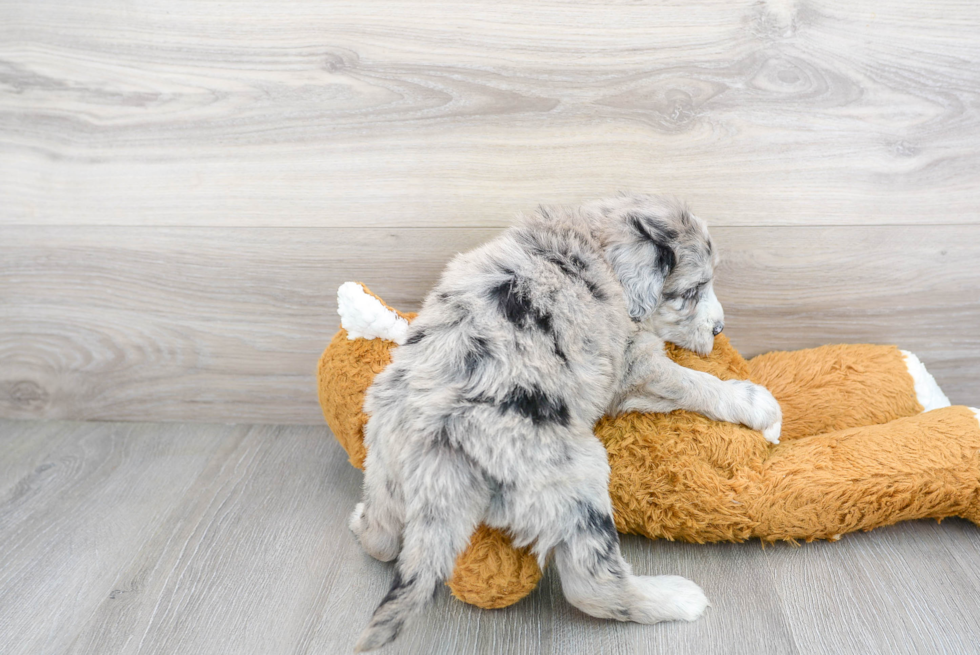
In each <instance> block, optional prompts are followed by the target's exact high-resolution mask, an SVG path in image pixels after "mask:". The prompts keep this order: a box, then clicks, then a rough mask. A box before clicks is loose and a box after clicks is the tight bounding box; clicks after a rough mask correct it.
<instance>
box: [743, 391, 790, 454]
mask: <svg viewBox="0 0 980 655" xmlns="http://www.w3.org/2000/svg"><path fill="white" fill-rule="evenodd" d="M739 385H740V388H741V390H742V392H743V393H744V403H745V404H744V410H745V417H744V418H743V419H742V421H741V423H742V424H743V425H746V426H748V427H750V428H752V429H753V430H760V431H761V432H762V435H763V436H764V437H765V438H766V441H768V442H770V443H779V435H780V432H781V431H782V427H783V410H782V409H781V408H780V407H779V402H778V401H777V400H776V398H775V397H774V396H773V395H772V394H771V393H770V392H769V390H768V389H766V388H765V387H763V386H761V385H758V384H753V383H752V382H741V381H740V382H739Z"/></svg>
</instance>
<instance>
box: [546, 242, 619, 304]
mask: <svg viewBox="0 0 980 655" xmlns="http://www.w3.org/2000/svg"><path fill="white" fill-rule="evenodd" d="M540 254H541V256H542V257H544V259H545V260H546V261H548V262H550V263H552V264H554V265H555V266H557V267H558V268H559V270H561V272H562V273H564V274H565V275H566V276H568V277H570V278H572V279H573V280H578V281H579V282H581V283H582V284H584V285H585V286H586V288H587V289H588V290H589V293H591V294H592V297H593V298H595V299H596V300H598V301H599V302H605V301H606V300H607V299H608V298H607V296H606V292H605V291H603V290H602V289H600V288H599V285H597V284H596V283H595V282H593V281H592V280H590V279H588V278H587V277H585V275H584V274H583V273H584V271H585V262H583V261H582V259H581V258H579V257H578V256H577V255H572V256H570V257H569V258H568V259H567V260H566V259H565V258H564V257H562V256H561V255H558V254H556V253H546V252H543V251H542V252H541V253H540Z"/></svg>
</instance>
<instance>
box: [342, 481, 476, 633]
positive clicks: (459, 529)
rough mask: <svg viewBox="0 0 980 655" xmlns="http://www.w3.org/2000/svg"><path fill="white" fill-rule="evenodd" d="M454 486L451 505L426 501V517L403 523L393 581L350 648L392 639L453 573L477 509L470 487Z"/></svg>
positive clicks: (473, 527)
mask: <svg viewBox="0 0 980 655" xmlns="http://www.w3.org/2000/svg"><path fill="white" fill-rule="evenodd" d="M447 468H448V467H447ZM443 473H445V469H443ZM437 475H438V474H437ZM458 491H459V492H458V493H457V494H455V497H454V499H453V503H452V504H451V505H450V504H443V506H442V507H432V506H429V508H428V510H429V511H427V513H426V515H425V521H417V522H409V523H407V524H406V525H405V530H404V532H403V535H402V537H403V546H402V550H401V553H399V555H398V567H397V570H396V573H395V581H394V583H393V584H392V585H391V590H390V591H389V592H388V595H387V596H385V597H384V600H382V601H381V604H380V605H379V606H378V609H376V610H375V611H374V616H372V617H371V622H370V623H369V624H368V626H367V628H365V629H364V632H362V633H361V637H360V639H358V640H357V646H355V647H354V650H355V652H362V651H368V650H374V649H375V648H380V647H381V646H384V645H385V644H387V643H389V642H391V641H392V640H394V639H395V637H397V636H398V631H399V630H400V629H401V627H402V625H404V623H405V620H406V619H407V618H408V617H409V616H411V615H412V614H414V613H415V612H418V611H420V610H422V609H423V608H424V607H425V606H426V605H428V604H429V601H431V600H432V597H433V596H434V595H435V592H436V589H437V588H438V586H439V584H440V583H441V582H443V581H444V580H446V579H448V578H449V576H450V575H451V574H452V571H453V567H454V566H455V565H456V557H457V556H458V555H459V554H460V553H461V552H463V550H465V549H466V546H467V545H468V544H469V540H470V536H471V535H472V534H473V531H474V530H475V529H476V526H477V523H478V522H479V516H480V515H481V508H482V506H481V504H480V503H479V502H478V501H476V499H475V498H474V496H476V495H477V494H476V493H474V490H473V489H472V488H469V489H467V488H463V489H460V490H458ZM440 510H441V511H440Z"/></svg>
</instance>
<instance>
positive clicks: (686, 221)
mask: <svg viewBox="0 0 980 655" xmlns="http://www.w3.org/2000/svg"><path fill="white" fill-rule="evenodd" d="M586 214H587V215H588V216H589V217H590V221H591V222H592V227H593V232H594V233H595V234H596V235H597V236H598V237H599V240H600V242H601V243H602V244H603V248H604V250H605V255H606V260H607V261H608V262H609V264H610V265H611V266H612V268H613V270H614V271H615V272H616V275H617V276H618V278H619V281H620V282H621V283H622V285H623V289H624V290H625V293H626V302H627V306H628V308H629V313H630V316H631V317H632V318H633V320H634V321H638V322H644V323H646V324H647V325H648V326H649V327H650V328H651V329H652V330H653V331H654V332H655V333H656V334H657V335H658V336H660V338H662V339H664V340H665V341H669V342H671V343H674V344H676V345H678V346H681V347H682V348H688V349H689V350H693V351H695V352H697V353H699V354H702V355H707V354H708V353H710V352H711V349H712V348H713V346H714V338H715V335H717V334H718V333H719V332H721V331H722V329H723V328H724V320H725V313H724V310H723V309H722V307H721V303H719V302H718V298H717V297H716V296H715V292H714V289H713V286H712V283H713V276H714V269H715V264H716V263H717V261H718V255H717V253H716V252H715V250H714V248H713V246H712V243H711V237H710V236H709V235H708V228H707V227H706V226H705V224H704V223H703V222H702V221H701V219H699V218H698V217H696V216H694V215H693V214H691V213H690V212H688V211H687V209H686V208H685V207H684V206H683V205H682V204H680V203H678V202H677V201H676V200H673V199H671V198H665V197H662V196H644V195H624V196H620V197H617V198H613V199H611V200H604V201H599V202H597V203H594V204H592V205H589V206H587V208H586Z"/></svg>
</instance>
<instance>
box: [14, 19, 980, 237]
mask: <svg viewBox="0 0 980 655" xmlns="http://www.w3.org/2000/svg"><path fill="white" fill-rule="evenodd" d="M0 15H2V17H3V20H0V198H2V199H3V205H2V207H0V224H6V225H12V224H31V225H37V224H47V225H65V224H73V225H79V224H84V225H93V224H99V225H156V226H160V225H197V226H287V225H288V226H318V227H323V226H330V227H362V226H382V227H387V226H393V227H407V226H412V227H444V226H448V225H453V226H476V227H487V226H494V227H499V226H503V225H506V224H508V223H509V222H510V221H511V220H512V217H513V214H514V212H516V211H517V210H519V209H523V208H526V207H529V206H534V205H535V204H537V203H538V202H542V201H546V202H553V201H563V202H575V201H577V200H580V199H582V198H585V197H594V196H597V195H603V194H607V193H610V192H613V191H616V190H621V189H633V190H649V189H659V190H663V191H667V192H672V193H676V194H678V195H679V196H681V197H684V198H686V199H688V200H690V201H691V202H692V203H693V205H694V206H695V207H696V208H697V210H698V211H699V212H701V213H702V214H703V215H705V216H707V217H710V218H711V219H712V221H713V222H714V224H716V225H789V224H805V225H813V224H833V225H854V224H933V223H941V224H954V223H955V224H973V225H976V224H977V222H978V219H977V216H978V214H980V187H978V186H977V185H976V179H977V174H978V172H980V112H978V108H980V40H978V39H977V38H976V33H977V30H978V29H980V5H978V4H977V3H976V2H974V1H973V0H942V1H941V2H928V3H923V2H919V1H917V0H898V1H896V2H890V3H888V4H887V6H884V5H882V4H881V3H879V2H874V1H873V0H860V1H857V2H841V1H839V0H806V1H802V0H801V1H796V0H765V1H762V2H760V1H758V0H734V1H733V0H713V1H711V2H702V3H698V5H697V6H691V4H690V3H689V2H686V1H684V0H672V1H670V2H620V1H617V0H608V1H604V2H592V1H589V2H562V1H550V0H540V1H534V2H509V3H507V2H505V3H489V4H488V3H485V2H418V1H417V0H415V1H399V0H386V1H385V2H383V3H377V2H372V3H364V2H342V1H338V0H330V1H323V0H281V1H278V2H275V3H268V2H262V1H257V0H250V1H244V2H235V3H206V2H196V1H193V0H180V1H174V2H166V3H162V2H149V3H140V4H139V5H132V4H129V3H121V2H117V1H112V0H98V1H94V2H86V3H84V5H79V4H78V3H74V2H69V1H67V0H35V1H32V2H29V3H28V2H17V1H16V0H4V1H3V2H2V3H0Z"/></svg>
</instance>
